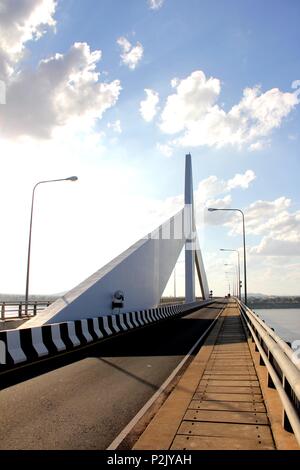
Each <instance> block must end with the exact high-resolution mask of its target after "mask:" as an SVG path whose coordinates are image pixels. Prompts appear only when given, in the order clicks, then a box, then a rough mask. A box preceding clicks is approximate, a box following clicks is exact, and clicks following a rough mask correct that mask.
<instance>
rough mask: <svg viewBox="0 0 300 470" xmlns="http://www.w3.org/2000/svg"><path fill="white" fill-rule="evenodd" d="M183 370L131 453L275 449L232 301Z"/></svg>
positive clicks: (237, 314) (250, 357) (256, 378)
mask: <svg viewBox="0 0 300 470" xmlns="http://www.w3.org/2000/svg"><path fill="white" fill-rule="evenodd" d="M189 369H190V370H189ZM189 369H188V370H187V371H186V373H185V374H184V376H183V378H182V379H181V381H180V382H179V384H178V385H177V387H176V388H175V389H174V391H173V392H172V394H171V395H170V396H169V398H168V399H167V400H166V402H165V403H164V405H163V406H162V407H161V409H160V410H159V412H158V413H157V415H156V416H155V417H154V419H153V420H152V422H151V423H150V424H149V426H148V428H147V429H146V430H145V432H144V433H143V434H142V436H141V437H140V439H139V440H138V441H137V443H136V444H135V446H134V449H172V450H193V449H194V450H202V449H207V450H214V449H222V450H223V449H247V450H257V449H268V450H271V449H275V444H274V440H273V436H272V432H271V427H270V423H269V420H268V416H267V411H266V408H265V404H264V400H263V396H262V392H261V389H260V385H259V381H258V377H257V374H256V370H255V367H254V364H253V360H252V356H251V353H250V350H249V346H248V342H247V339H246V336H245V333H244V329H243V325H242V322H241V317H240V313H239V309H238V306H237V304H236V303H235V302H232V303H229V304H228V306H227V307H226V309H225V310H224V312H223V314H222V316H221V317H220V318H219V320H218V324H217V326H216V327H215V328H214V330H213V332H212V334H211V335H210V336H209V337H208V338H207V340H206V342H205V345H204V347H203V348H201V350H200V352H199V353H198V355H197V357H196V358H195V360H194V361H193V362H192V364H191V365H190V367H189ZM195 376H198V377H197V378H198V381H196V380H195ZM191 382H192V383H193V384H194V385H193V384H192V385H191ZM174 420H175V421H176V422H174ZM171 421H172V423H171Z"/></svg>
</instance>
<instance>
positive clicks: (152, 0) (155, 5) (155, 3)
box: [148, 0, 165, 10]
mask: <svg viewBox="0 0 300 470" xmlns="http://www.w3.org/2000/svg"><path fill="white" fill-rule="evenodd" d="M164 1H165V0H148V5H149V7H150V9H151V10H158V9H159V8H161V7H162V5H163V3H164Z"/></svg>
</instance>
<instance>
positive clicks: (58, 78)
mask: <svg viewBox="0 0 300 470" xmlns="http://www.w3.org/2000/svg"><path fill="white" fill-rule="evenodd" d="M100 59H101V51H93V52H92V51H91V50H90V47H89V45H88V44H86V43H75V44H74V45H73V46H72V47H71V48H70V50H69V51H68V52H67V53H66V54H55V55H54V56H52V57H50V58H48V59H46V60H42V61H41V62H40V63H39V64H38V67H37V69H36V70H28V69H27V70H24V71H20V72H19V73H18V75H17V76H16V77H14V79H13V80H11V81H10V82H9V84H8V86H7V104H6V106H3V107H2V108H1V109H0V116H1V119H2V122H3V126H2V135H4V136H6V137H16V136H22V135H29V136H35V137H39V138H49V137H51V135H52V132H53V131H54V130H55V129H56V128H58V127H61V126H66V125H76V123H78V120H79V118H80V128H82V127H83V126H84V125H87V126H88V127H90V126H92V125H93V124H94V122H95V120H96V119H98V118H101V117H102V115H103V113H104V112H105V111H106V110H107V109H108V108H110V107H111V106H113V105H114V104H115V103H116V101H117V100H118V97H119V93H120V90H121V86H120V82H119V81H118V80H114V81H113V82H110V83H106V82H101V81H100V80H99V77H100V73H98V72H97V71H96V67H97V64H98V62H99V60H100Z"/></svg>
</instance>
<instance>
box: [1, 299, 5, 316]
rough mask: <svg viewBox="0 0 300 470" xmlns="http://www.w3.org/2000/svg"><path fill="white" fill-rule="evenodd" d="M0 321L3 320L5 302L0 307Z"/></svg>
mask: <svg viewBox="0 0 300 470" xmlns="http://www.w3.org/2000/svg"><path fill="white" fill-rule="evenodd" d="M1 320H5V302H2V305H1Z"/></svg>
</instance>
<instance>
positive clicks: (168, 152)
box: [156, 144, 173, 158]
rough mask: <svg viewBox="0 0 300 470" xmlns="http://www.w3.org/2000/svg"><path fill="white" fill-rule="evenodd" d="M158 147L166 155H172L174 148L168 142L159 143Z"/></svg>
mask: <svg viewBox="0 0 300 470" xmlns="http://www.w3.org/2000/svg"><path fill="white" fill-rule="evenodd" d="M156 146H157V149H158V150H159V152H160V153H161V154H162V155H164V156H165V157H168V158H169V157H172V155H173V149H172V147H170V146H169V145H168V144H157V145H156Z"/></svg>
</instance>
